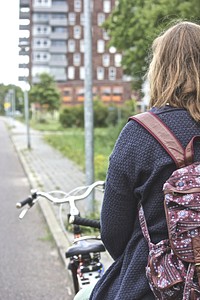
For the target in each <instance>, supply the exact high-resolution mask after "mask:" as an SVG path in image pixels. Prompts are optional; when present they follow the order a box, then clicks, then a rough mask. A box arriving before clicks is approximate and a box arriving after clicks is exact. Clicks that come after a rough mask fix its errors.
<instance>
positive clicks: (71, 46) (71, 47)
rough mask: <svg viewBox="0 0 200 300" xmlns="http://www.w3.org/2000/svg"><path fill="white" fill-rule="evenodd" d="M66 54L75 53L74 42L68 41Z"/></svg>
mask: <svg viewBox="0 0 200 300" xmlns="http://www.w3.org/2000/svg"><path fill="white" fill-rule="evenodd" d="M68 52H75V40H68Z"/></svg>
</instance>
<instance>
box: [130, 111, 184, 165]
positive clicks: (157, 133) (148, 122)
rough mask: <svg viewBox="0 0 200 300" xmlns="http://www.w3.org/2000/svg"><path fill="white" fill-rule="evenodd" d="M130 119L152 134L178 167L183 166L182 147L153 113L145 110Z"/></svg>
mask: <svg viewBox="0 0 200 300" xmlns="http://www.w3.org/2000/svg"><path fill="white" fill-rule="evenodd" d="M130 119H132V120H135V121H137V122H138V123H139V124H141V125H142V126H143V127H144V128H146V129H147V130H148V131H149V132H150V133H151V134H152V135H153V136H154V138H155V139H156V140H157V141H158V142H159V143H160V144H161V145H162V146H163V147H164V149H165V150H166V151H167V153H168V154H169V155H170V156H171V158H172V159H173V160H174V162H175V164H176V166H177V167H178V168H181V167H183V166H185V161H184V158H185V156H184V152H185V151H184V148H183V147H182V145H181V144H180V142H179V141H178V140H177V138H176V137H175V136H174V134H173V133H172V132H171V131H170V129H169V128H168V127H167V126H166V125H165V124H164V123H163V122H162V121H161V120H160V119H159V118H158V117H157V116H156V115H155V114H153V113H151V112H145V113H142V114H138V115H135V116H132V117H130V118H129V120H130ZM188 150H189V149H188ZM188 156H189V151H188Z"/></svg>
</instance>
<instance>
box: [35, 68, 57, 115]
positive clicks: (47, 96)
mask: <svg viewBox="0 0 200 300" xmlns="http://www.w3.org/2000/svg"><path fill="white" fill-rule="evenodd" d="M29 100H30V102H31V103H38V104H39V105H40V108H41V109H44V108H45V110H47V111H49V112H54V110H56V109H58V108H59V107H60V103H61V96H60V92H59V90H58V88H57V87H56V84H55V81H54V79H53V77H52V76H50V75H49V74H47V73H42V74H40V75H39V82H38V83H36V84H34V85H33V86H32V87H31V89H30V91H29Z"/></svg>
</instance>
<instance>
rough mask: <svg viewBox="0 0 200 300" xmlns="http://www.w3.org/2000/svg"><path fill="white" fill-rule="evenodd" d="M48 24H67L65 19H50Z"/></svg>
mask: <svg viewBox="0 0 200 300" xmlns="http://www.w3.org/2000/svg"><path fill="white" fill-rule="evenodd" d="M49 25H51V26H67V19H59V18H57V19H50V20H49Z"/></svg>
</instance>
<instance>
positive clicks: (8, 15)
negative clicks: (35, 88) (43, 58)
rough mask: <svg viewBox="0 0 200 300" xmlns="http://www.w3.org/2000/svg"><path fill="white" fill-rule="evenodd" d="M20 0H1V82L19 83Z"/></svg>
mask: <svg viewBox="0 0 200 300" xmlns="http://www.w3.org/2000/svg"><path fill="white" fill-rule="evenodd" d="M18 43H19V0H0V83H3V84H9V83H11V84H16V85H17V84H18V64H19V58H18Z"/></svg>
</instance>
